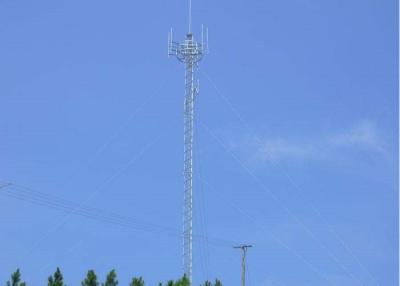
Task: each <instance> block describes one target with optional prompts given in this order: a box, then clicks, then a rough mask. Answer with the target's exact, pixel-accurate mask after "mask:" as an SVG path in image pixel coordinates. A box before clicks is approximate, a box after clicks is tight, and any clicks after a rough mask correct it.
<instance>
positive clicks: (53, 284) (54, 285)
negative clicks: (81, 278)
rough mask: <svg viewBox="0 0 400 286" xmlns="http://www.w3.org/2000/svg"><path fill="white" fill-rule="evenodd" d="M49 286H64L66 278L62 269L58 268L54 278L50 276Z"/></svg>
mask: <svg viewBox="0 0 400 286" xmlns="http://www.w3.org/2000/svg"><path fill="white" fill-rule="evenodd" d="M47 286H64V278H63V275H62V273H61V270H60V268H58V267H57V269H56V272H54V274H53V276H49V279H48V280H47Z"/></svg>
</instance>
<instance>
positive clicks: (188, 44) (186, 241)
mask: <svg viewBox="0 0 400 286" xmlns="http://www.w3.org/2000/svg"><path fill="white" fill-rule="evenodd" d="M202 31H203V28H202ZM206 38H207V39H208V30H207V35H206ZM207 47H208V43H207V41H206V42H204V36H203V32H202V40H201V43H199V42H197V41H196V40H195V38H194V35H193V34H192V1H191V0H189V31H188V33H187V34H186V38H185V40H183V41H182V42H175V41H174V39H173V36H172V29H171V32H170V34H169V36H168V55H169V56H175V57H176V58H177V59H178V61H180V62H182V63H184V64H185V99H184V105H183V106H184V112H183V113H184V150H183V162H184V163H183V182H184V199H183V202H184V211H183V269H184V274H185V275H186V277H187V278H188V279H189V282H190V285H193V284H192V282H193V277H192V273H193V243H192V240H193V142H194V137H193V127H194V102H195V98H196V96H197V94H198V93H199V83H198V81H197V83H196V78H195V71H196V69H197V67H198V64H199V62H200V61H201V60H202V58H203V56H204V54H206V53H207Z"/></svg>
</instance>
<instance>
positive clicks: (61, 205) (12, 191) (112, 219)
mask: <svg viewBox="0 0 400 286" xmlns="http://www.w3.org/2000/svg"><path fill="white" fill-rule="evenodd" d="M0 189H1V192H0V194H3V195H5V196H8V197H11V198H14V199H17V200H21V201H25V202H28V203H32V204H35V205H38V206H42V207H47V208H51V209H55V210H59V211H63V212H67V213H71V212H72V211H73V210H75V212H74V213H73V214H74V215H77V216H82V217H85V218H88V219H92V220H96V221H99V222H102V223H107V224H111V225H116V226H119V227H123V228H129V229H134V230H139V231H144V232H149V233H154V234H158V235H159V234H160V235H166V236H174V237H182V234H181V233H180V231H179V230H177V229H174V228H172V227H166V226H161V225H157V224H153V223H149V222H143V221H139V220H137V219H135V218H132V217H128V216H123V215H120V214H117V213H114V212H110V211H105V210H102V209H98V208H93V207H88V206H85V205H82V204H78V203H75V202H72V201H68V200H65V199H62V198H59V197H56V196H53V195H49V194H45V193H42V192H38V191H33V190H32V189H30V188H27V187H23V186H19V185H13V184H9V185H8V187H6V186H4V187H3V186H1V187H0ZM28 189H29V191H28ZM77 206H80V207H79V209H77ZM193 236H194V238H195V239H196V240H201V241H207V243H210V244H213V245H216V246H221V245H223V246H225V247H228V246H229V245H231V244H232V243H233V241H229V240H225V239H221V238H214V237H205V236H204V235H202V234H194V235H193Z"/></svg>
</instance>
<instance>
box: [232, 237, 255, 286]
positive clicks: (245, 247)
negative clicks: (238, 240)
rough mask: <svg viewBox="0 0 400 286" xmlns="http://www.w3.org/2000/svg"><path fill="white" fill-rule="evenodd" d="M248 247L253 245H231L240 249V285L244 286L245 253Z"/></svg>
mask: <svg viewBox="0 0 400 286" xmlns="http://www.w3.org/2000/svg"><path fill="white" fill-rule="evenodd" d="M249 247H253V246H252V245H245V244H243V245H238V246H234V247H233V248H236V249H240V250H241V251H242V286H246V253H247V249H248V248H249Z"/></svg>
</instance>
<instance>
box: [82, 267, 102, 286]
mask: <svg viewBox="0 0 400 286" xmlns="http://www.w3.org/2000/svg"><path fill="white" fill-rule="evenodd" d="M81 284H82V286H98V285H99V282H97V276H96V273H95V272H94V270H89V271H88V273H87V275H86V278H85V280H83V281H82V283H81Z"/></svg>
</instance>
